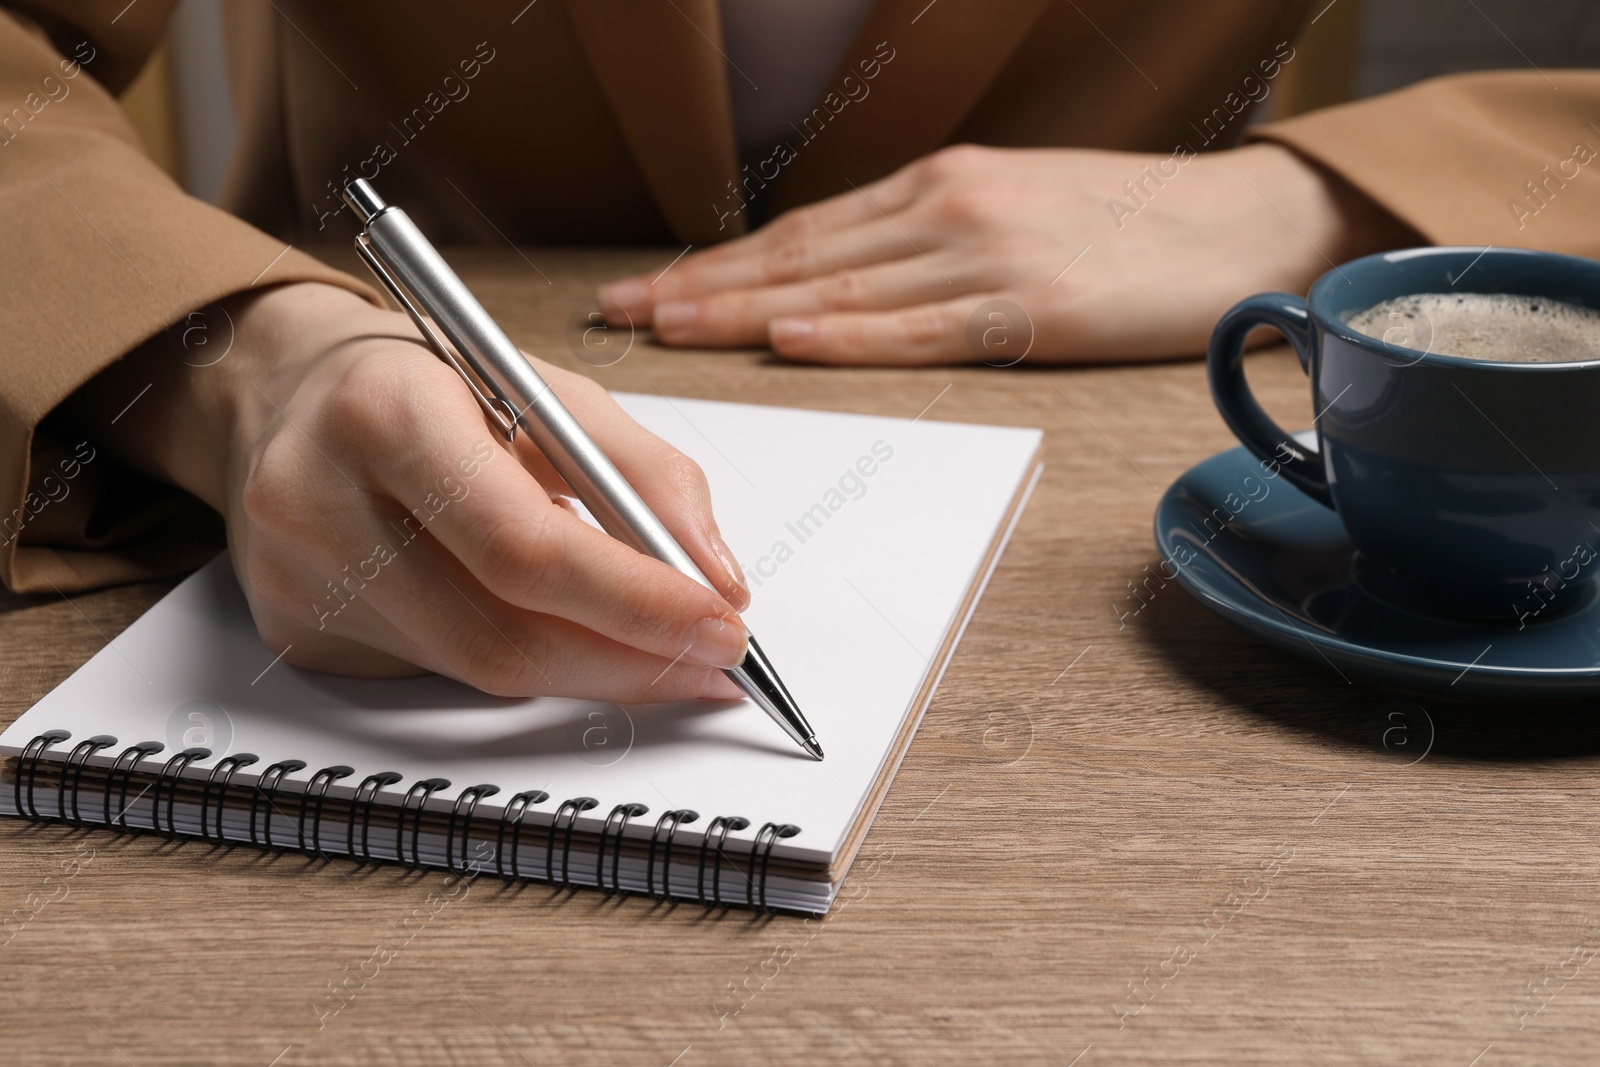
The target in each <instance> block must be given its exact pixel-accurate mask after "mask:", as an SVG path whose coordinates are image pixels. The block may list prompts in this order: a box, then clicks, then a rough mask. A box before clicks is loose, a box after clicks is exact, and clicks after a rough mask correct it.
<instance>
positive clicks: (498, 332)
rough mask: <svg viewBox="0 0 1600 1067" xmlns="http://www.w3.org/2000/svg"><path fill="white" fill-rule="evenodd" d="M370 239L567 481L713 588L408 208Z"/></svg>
mask: <svg viewBox="0 0 1600 1067" xmlns="http://www.w3.org/2000/svg"><path fill="white" fill-rule="evenodd" d="M366 234H367V239H368V240H369V241H370V242H371V244H372V246H373V248H374V249H375V250H376V251H377V252H378V253H379V254H380V255H381V256H382V257H383V261H384V263H385V265H386V266H387V267H388V268H389V270H390V271H392V272H393V273H394V275H395V276H396V278H398V279H399V281H400V282H401V283H402V284H403V285H404V286H405V287H406V289H407V290H409V291H410V292H411V293H413V294H416V295H417V296H418V297H419V298H422V296H423V294H426V297H425V299H420V300H419V302H421V303H423V304H424V306H425V309H426V310H427V312H428V314H429V316H430V317H431V318H432V319H433V321H434V324H435V325H436V326H437V327H438V328H439V332H440V333H442V334H444V336H445V338H446V339H447V340H449V342H450V343H451V345H453V346H454V347H455V349H456V351H457V352H458V353H460V355H461V358H462V359H463V360H464V361H465V362H466V364H467V366H468V367H470V368H471V370H472V372H473V373H474V374H476V375H477V376H478V378H479V380H481V381H482V382H483V383H484V384H485V385H487V386H488V387H489V389H490V391H491V392H492V393H494V394H495V395H496V396H499V397H502V398H504V400H505V401H506V402H507V403H509V404H511V405H512V406H513V407H514V408H515V411H514V412H512V413H511V414H514V415H515V418H516V422H517V424H518V425H519V426H521V427H522V429H523V432H525V433H526V434H527V435H528V438H529V440H531V441H532V442H533V444H534V445H535V446H536V447H537V448H538V449H539V451H540V452H542V453H544V455H545V458H547V459H548V460H549V461H550V465H551V466H552V467H554V468H555V469H556V473H558V474H560V475H561V477H562V478H564V479H566V482H567V484H568V485H569V486H571V487H572V491H573V492H574V493H576V494H577V496H578V499H579V500H581V501H583V505H584V507H586V508H588V509H589V513H590V514H591V515H593V516H594V517H595V521H597V522H598V523H599V524H600V526H601V527H602V528H603V529H604V530H605V531H606V532H607V533H609V534H610V535H611V536H612V537H615V538H616V539H617V540H619V541H622V542H623V543H625V544H627V545H630V546H632V547H633V548H635V549H637V550H638V551H640V552H643V553H645V554H646V555H649V556H653V557H654V558H656V559H658V560H660V561H661V562H663V563H665V564H667V565H668V566H669V567H672V568H673V569H674V570H677V571H679V572H681V573H682V574H684V575H687V576H688V577H690V578H693V579H694V580H695V581H697V582H699V583H700V584H701V585H703V586H705V587H706V588H708V589H714V588H715V587H714V586H712V585H711V583H710V582H709V581H708V580H707V579H706V576H705V575H704V574H702V573H701V572H700V568H699V567H697V566H696V565H695V563H694V560H692V559H691V558H690V557H689V554H688V553H687V552H685V551H684V550H683V546H682V545H680V544H678V541H677V538H675V537H673V536H672V533H671V532H670V531H669V530H668V529H667V528H666V527H665V526H663V525H662V523H661V520H660V519H658V518H656V516H655V513H654V512H652V511H651V510H650V508H649V505H647V504H646V503H645V502H644V500H643V498H641V497H640V496H639V494H638V493H637V492H636V491H635V490H634V488H633V486H632V485H630V484H629V483H628V480H627V479H626V478H624V477H623V476H622V472H621V471H619V470H617V468H616V465H615V464H613V463H612V462H611V460H610V458H609V457H608V456H607V455H606V454H605V452H604V451H603V450H602V449H601V448H600V446H599V445H597V444H596V443H595V442H594V440H593V438H591V437H590V436H589V434H588V433H587V432H586V431H585V430H584V429H583V427H582V426H581V425H580V424H579V422H578V420H577V419H576V418H574V417H573V414H572V412H571V411H569V410H568V409H567V406H566V405H565V404H563V403H562V402H561V398H560V397H558V396H557V395H556V393H555V390H553V389H552V388H551V387H550V383H549V382H547V381H545V379H544V377H543V376H542V375H540V374H539V372H538V371H536V370H535V369H534V368H533V365H532V364H531V363H529V362H528V360H527V357H525V356H524V355H523V354H522V350H521V349H520V348H518V347H517V346H516V344H515V343H513V342H512V340H511V338H509V337H507V336H506V334H505V331H504V330H502V329H500V327H499V325H498V324H497V323H496V322H495V321H494V319H493V318H491V317H490V315H489V313H488V312H487V311H485V310H484V308H483V305H482V304H480V303H478V301H477V298H476V297H474V296H473V295H472V293H471V291H470V290H468V289H467V287H466V284H465V283H463V282H462V281H461V279H460V278H459V277H457V275H456V273H455V271H453V270H451V269H450V265H449V264H448V263H446V262H445V261H444V257H442V256H440V255H439V253H438V252H437V251H436V250H435V249H434V247H433V245H432V244H430V243H429V242H428V240H427V238H425V237H423V236H422V231H421V230H419V229H417V227H416V224H415V223H413V222H412V221H411V219H410V218H409V217H408V216H407V215H406V213H405V212H404V211H402V210H400V209H399V208H396V207H387V208H385V209H383V210H382V211H380V212H379V213H378V214H376V215H374V216H373V217H372V218H371V219H370V220H368V222H367V228H366Z"/></svg>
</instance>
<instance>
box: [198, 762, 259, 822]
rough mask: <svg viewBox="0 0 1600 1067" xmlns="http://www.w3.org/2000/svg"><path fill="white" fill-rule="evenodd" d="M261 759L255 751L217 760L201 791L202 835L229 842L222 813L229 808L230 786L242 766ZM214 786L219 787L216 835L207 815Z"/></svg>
mask: <svg viewBox="0 0 1600 1067" xmlns="http://www.w3.org/2000/svg"><path fill="white" fill-rule="evenodd" d="M260 761H261V757H260V756H257V755H256V754H255V753H253V752H241V753H239V754H238V755H237V756H224V757H222V758H221V759H219V760H217V765H216V766H215V767H212V768H211V773H210V774H209V775H207V776H206V786H205V789H204V790H203V791H202V792H201V793H200V835H201V836H202V837H204V838H205V839H206V840H207V841H215V842H217V843H218V844H226V843H227V840H226V839H225V838H224V837H223V836H222V813H223V812H224V811H226V810H227V808H228V786H230V785H232V784H233V776H234V774H235V773H237V772H238V770H239V768H240V767H248V766H250V765H251V764H252V763H259V762H260ZM212 787H216V788H217V832H216V836H214V837H213V836H212V833H211V824H210V822H208V821H207V815H206V813H207V812H208V811H210V810H211V790H212Z"/></svg>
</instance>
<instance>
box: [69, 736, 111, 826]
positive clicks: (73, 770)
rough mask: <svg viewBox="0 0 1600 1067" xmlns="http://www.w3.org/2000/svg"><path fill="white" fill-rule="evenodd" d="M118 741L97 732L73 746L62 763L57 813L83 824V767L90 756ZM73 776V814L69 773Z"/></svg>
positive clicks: (74, 822) (71, 821)
mask: <svg viewBox="0 0 1600 1067" xmlns="http://www.w3.org/2000/svg"><path fill="white" fill-rule="evenodd" d="M116 743H117V739H116V738H115V737H111V736H109V735H107V734H97V735H96V736H94V737H91V738H89V739H88V740H87V741H79V742H78V743H77V744H76V745H74V746H72V752H71V753H70V754H69V755H68V756H67V760H66V762H65V763H63V764H62V765H61V777H60V778H59V780H57V782H56V814H57V815H58V816H59V817H60V818H62V819H65V820H66V821H67V822H70V823H73V824H75V825H77V826H82V825H83V815H82V813H81V812H79V811H78V787H79V786H80V785H82V784H83V768H84V767H85V766H86V765H87V764H88V762H89V757H90V756H92V755H94V754H95V753H96V752H99V751H100V750H101V749H102V748H110V747H111V746H112V745H114V744H116ZM69 774H70V775H71V776H72V814H71V815H68V814H67V775H69Z"/></svg>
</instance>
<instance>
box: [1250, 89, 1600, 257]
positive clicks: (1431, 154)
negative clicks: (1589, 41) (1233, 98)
mask: <svg viewBox="0 0 1600 1067" xmlns="http://www.w3.org/2000/svg"><path fill="white" fill-rule="evenodd" d="M1597 121H1600V71H1592V70H1546V71H1538V70H1527V71H1494V72H1487V73H1477V74H1458V75H1451V76H1449V77H1443V78H1434V79H1431V80H1428V81H1424V82H1419V83H1418V84H1416V85H1413V86H1410V87H1408V88H1405V89H1402V90H1400V91H1398V92H1393V93H1388V94H1386V95H1384V96H1378V97H1373V98H1371V99H1368V100H1361V101H1357V102H1355V103H1351V104H1343V105H1340V106H1338V107H1330V108H1326V109H1324V110H1321V111H1313V112H1309V113H1307V114H1305V115H1300V116H1296V117H1294V118H1290V119H1286V120H1284V121H1281V122H1272V123H1267V124H1265V125H1262V126H1259V127H1257V128H1256V129H1255V130H1253V131H1252V132H1251V135H1250V139H1251V140H1257V141H1262V140H1264V141H1275V142H1277V143H1279V144H1282V145H1286V146H1288V147H1289V148H1293V149H1294V150H1295V151H1297V152H1300V153H1301V154H1303V155H1305V156H1307V157H1309V158H1311V159H1313V160H1315V161H1316V162H1318V163H1320V164H1322V165H1323V166H1325V167H1327V168H1329V169H1330V170H1332V171H1334V172H1335V173H1337V174H1339V175H1341V176H1342V177H1343V178H1345V179H1346V180H1347V181H1349V182H1350V183H1351V184H1353V185H1354V186H1356V187H1357V188H1358V189H1360V190H1362V191H1363V192H1364V193H1366V194H1367V195H1368V196H1370V197H1371V198H1372V199H1374V200H1376V201H1377V202H1378V203H1380V204H1382V205H1383V206H1384V207H1386V208H1387V209H1388V210H1389V211H1390V212H1391V213H1392V214H1394V215H1395V216H1396V217H1398V218H1399V219H1401V220H1402V221H1404V222H1406V223H1409V224H1410V225H1411V226H1412V228H1414V229H1415V230H1417V231H1418V232H1419V233H1421V234H1422V235H1423V236H1424V237H1426V238H1427V239H1428V240H1429V241H1430V242H1432V243H1434V244H1462V245H1490V244H1492V245H1496V246H1500V247H1521V248H1537V249H1542V250H1545V251H1550V252H1565V253H1568V254H1571V255H1580V256H1600V159H1597V156H1596V153H1597V150H1600V126H1597V125H1596V122H1597Z"/></svg>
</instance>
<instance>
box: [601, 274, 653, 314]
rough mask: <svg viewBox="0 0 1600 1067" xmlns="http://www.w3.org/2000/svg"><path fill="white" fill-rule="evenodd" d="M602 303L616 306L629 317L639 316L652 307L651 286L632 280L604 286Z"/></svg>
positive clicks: (602, 287) (602, 288)
mask: <svg viewBox="0 0 1600 1067" xmlns="http://www.w3.org/2000/svg"><path fill="white" fill-rule="evenodd" d="M600 303H601V304H615V305H617V306H618V307H620V308H621V309H622V310H623V311H626V312H627V313H628V314H629V315H637V314H638V313H639V312H641V311H643V310H644V309H645V308H647V307H649V305H650V286H648V285H646V284H645V283H644V282H641V281H636V280H634V279H632V278H630V279H628V280H626V281H620V282H612V283H611V284H610V285H603V286H601V287H600Z"/></svg>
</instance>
